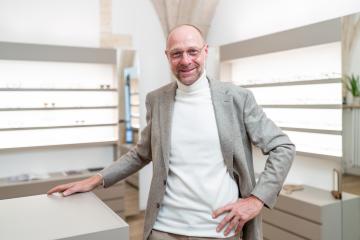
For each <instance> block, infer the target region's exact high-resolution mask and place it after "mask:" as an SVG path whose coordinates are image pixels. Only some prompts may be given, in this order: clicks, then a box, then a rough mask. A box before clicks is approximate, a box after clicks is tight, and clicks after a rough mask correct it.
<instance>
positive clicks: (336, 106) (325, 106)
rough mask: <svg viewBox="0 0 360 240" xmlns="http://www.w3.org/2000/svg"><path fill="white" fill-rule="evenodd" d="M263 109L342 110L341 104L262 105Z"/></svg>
mask: <svg viewBox="0 0 360 240" xmlns="http://www.w3.org/2000/svg"><path fill="white" fill-rule="evenodd" d="M260 106H261V107H263V108H309V109H341V108H342V105H341V104H262V105H260Z"/></svg>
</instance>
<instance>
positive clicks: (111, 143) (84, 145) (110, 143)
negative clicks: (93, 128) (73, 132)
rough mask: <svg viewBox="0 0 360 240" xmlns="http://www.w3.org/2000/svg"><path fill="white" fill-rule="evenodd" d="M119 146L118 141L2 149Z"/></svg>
mask: <svg viewBox="0 0 360 240" xmlns="http://www.w3.org/2000/svg"><path fill="white" fill-rule="evenodd" d="M117 144H118V142H117V141H101V142H83V143H66V144H54V145H42V146H26V147H12V148H1V151H2V152H4V151H6V152H12V151H17V150H34V149H54V148H63V147H86V146H112V145H117Z"/></svg>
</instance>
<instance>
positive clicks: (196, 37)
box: [166, 24, 205, 50]
mask: <svg viewBox="0 0 360 240" xmlns="http://www.w3.org/2000/svg"><path fill="white" fill-rule="evenodd" d="M187 40H188V41H190V40H191V41H196V42H198V43H199V44H200V45H204V43H205V40H204V38H203V35H202V32H201V30H200V29H199V28H197V27H195V26H194V25H190V24H183V25H180V26H177V27H175V28H173V29H172V30H171V31H170V32H169V34H168V37H167V41H166V49H168V50H169V49H170V47H171V45H172V44H173V43H174V42H180V41H182V42H183V41H187Z"/></svg>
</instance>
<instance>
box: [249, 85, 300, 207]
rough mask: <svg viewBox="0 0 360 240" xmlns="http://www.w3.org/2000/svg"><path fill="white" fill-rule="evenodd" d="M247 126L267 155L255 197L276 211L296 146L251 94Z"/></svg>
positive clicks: (253, 138)
mask: <svg viewBox="0 0 360 240" xmlns="http://www.w3.org/2000/svg"><path fill="white" fill-rule="evenodd" d="M244 123H245V127H246V131H247V134H248V136H249V138H250V140H251V142H252V143H253V144H254V145H255V146H257V147H259V148H260V149H261V151H262V152H263V154H265V155H268V158H267V160H266V163H265V168H264V171H263V172H262V173H261V174H260V175H259V178H258V181H257V183H256V185H255V188H254V189H253V191H252V192H251V194H252V195H254V196H256V197H258V198H259V199H261V200H262V201H263V202H264V204H265V206H267V207H268V208H273V207H274V205H275V203H276V199H277V197H278V195H279V193H280V191H281V188H282V185H283V183H284V181H285V179H286V176H287V174H288V172H289V170H290V167H291V164H292V162H293V159H294V156H295V145H294V144H293V143H292V142H291V141H290V139H289V138H288V136H287V135H286V134H285V133H283V132H282V131H281V129H280V128H279V127H277V126H276V125H275V124H274V122H273V121H272V120H270V119H269V118H267V116H266V115H265V113H264V112H263V110H262V108H261V107H260V106H259V105H258V104H257V103H256V100H255V98H254V95H253V94H252V92H250V91H249V90H248V91H247V96H246V100H245V106H244Z"/></svg>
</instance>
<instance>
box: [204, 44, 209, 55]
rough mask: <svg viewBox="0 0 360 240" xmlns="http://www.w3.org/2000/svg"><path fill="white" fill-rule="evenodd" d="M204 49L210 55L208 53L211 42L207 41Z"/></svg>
mask: <svg viewBox="0 0 360 240" xmlns="http://www.w3.org/2000/svg"><path fill="white" fill-rule="evenodd" d="M204 51H205V53H206V55H208V53H209V44H207V43H206V46H205V47H204Z"/></svg>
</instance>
